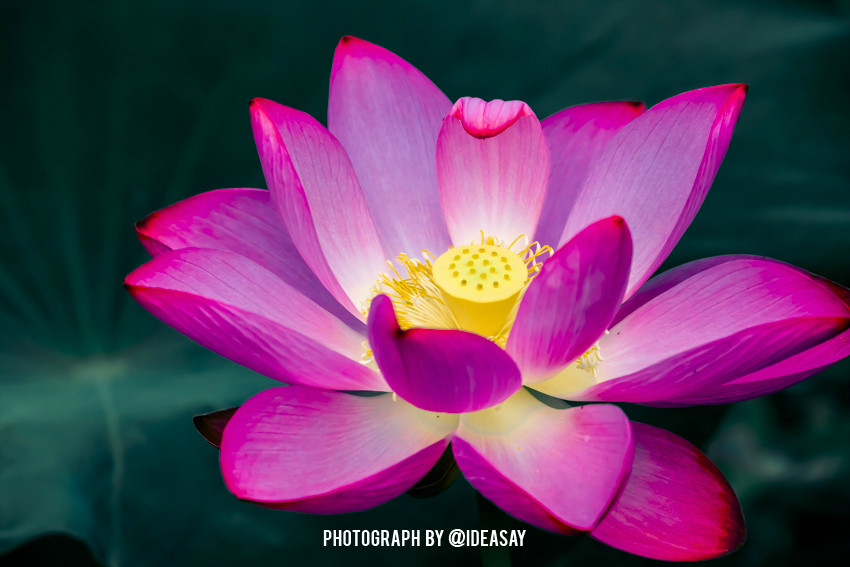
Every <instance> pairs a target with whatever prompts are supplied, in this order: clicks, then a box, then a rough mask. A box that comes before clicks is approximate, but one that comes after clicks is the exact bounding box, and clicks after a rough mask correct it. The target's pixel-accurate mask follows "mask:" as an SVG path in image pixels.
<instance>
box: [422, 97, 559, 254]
mask: <svg viewBox="0 0 850 567" xmlns="http://www.w3.org/2000/svg"><path fill="white" fill-rule="evenodd" d="M548 176H549V149H548V148H547V146H546V140H545V138H544V137H543V131H542V129H541V128H540V122H538V120H537V117H536V116H534V113H533V112H532V111H531V109H530V108H529V107H528V105H527V104H525V103H524V102H520V101H509V102H505V101H503V100H492V101H490V102H484V101H483V100H481V99H475V98H469V97H465V98H462V99H460V100H458V101H457V102H456V103H455V105H454V106H453V107H452V110H451V112H450V113H449V115H448V117H447V118H446V119H445V121H444V122H443V128H442V129H441V130H440V137H439V138H438V139H437V180H438V181H439V185H440V199H441V201H442V204H443V211H444V213H445V216H446V223H447V224H448V227H449V234H450V235H451V237H452V242H453V243H454V244H455V245H459V244H469V243H470V242H472V241H479V240H480V239H481V231H482V230H483V231H484V234H485V235H487V236H490V235H493V236H496V237H498V238H500V239H502V240H507V241H508V242H510V241H512V240H513V239H514V238H516V237H517V236H519V235H521V234H524V235H526V236H528V237H530V236H531V235H532V234H534V230H535V228H536V226H537V220H538V219H539V218H540V210H541V208H542V207H543V199H544V197H545V194H546V183H547V181H548Z"/></svg>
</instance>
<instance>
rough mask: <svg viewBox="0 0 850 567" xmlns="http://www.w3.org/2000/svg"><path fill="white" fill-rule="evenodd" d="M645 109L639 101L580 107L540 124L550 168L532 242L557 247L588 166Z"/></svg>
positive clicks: (555, 115) (587, 171) (554, 115)
mask: <svg viewBox="0 0 850 567" xmlns="http://www.w3.org/2000/svg"><path fill="white" fill-rule="evenodd" d="M644 110H645V108H644V106H643V103H640V102H600V103H594V104H582V105H579V106H573V107H570V108H565V109H564V110H562V111H560V112H557V113H555V114H553V115H552V116H550V117H548V118H546V119H545V120H543V121H542V122H540V125H541V126H542V127H543V134H544V135H545V136H546V142H547V145H548V146H549V161H550V162H551V169H550V173H549V185H548V188H547V190H546V200H545V201H544V203H543V212H542V213H541V214H540V222H539V223H538V224H537V232H536V233H535V235H534V240H536V241H537V242H539V243H541V244H549V245H551V246H553V247H557V245H558V243H559V242H560V240H561V234H562V233H563V232H564V225H566V223H567V216H569V213H570V209H572V207H573V204H574V203H575V200H576V198H577V197H578V194H579V191H580V190H581V188H582V187H583V186H584V182H585V180H586V179H587V175H588V173H589V172H590V168H591V166H592V165H593V163H594V162H595V161H596V160H597V159H599V156H600V155H602V150H603V149H605V146H606V145H607V144H608V142H609V141H610V140H611V138H612V137H613V136H614V134H616V133H617V132H619V131H620V129H621V128H622V127H623V126H625V125H626V124H628V123H629V122H631V121H632V120H634V118H635V117H637V116H638V115H640V114H641V113H642V112H643V111H644Z"/></svg>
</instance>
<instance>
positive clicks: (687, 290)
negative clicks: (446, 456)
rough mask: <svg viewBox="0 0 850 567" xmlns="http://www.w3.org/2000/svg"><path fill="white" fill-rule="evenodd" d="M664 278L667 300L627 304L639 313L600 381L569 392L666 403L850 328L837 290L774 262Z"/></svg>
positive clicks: (632, 313)
mask: <svg viewBox="0 0 850 567" xmlns="http://www.w3.org/2000/svg"><path fill="white" fill-rule="evenodd" d="M699 267H702V268H704V269H697V268H699ZM677 273H679V274H681V277H678V276H677ZM661 278H662V279H663V282H662V284H659V285H654V286H653V289H654V290H655V291H656V292H658V293H657V295H655V296H654V297H649V296H647V295H642V296H635V300H636V301H637V302H638V303H641V305H640V307H638V308H636V309H632V308H631V306H630V305H629V304H628V303H627V304H626V305H625V306H624V310H625V311H628V312H629V314H628V315H627V316H626V317H625V318H623V319H622V320H621V321H620V322H619V323H617V324H616V325H615V326H614V327H613V328H612V329H611V330H610V334H608V335H606V336H604V337H603V338H602V339H601V340H600V341H599V346H600V349H601V352H602V354H603V355H604V361H603V362H602V363H601V364H600V366H599V368H598V370H599V376H598V378H597V382H598V383H597V384H596V385H594V386H591V387H590V388H588V389H586V390H583V391H580V392H577V393H573V394H566V395H568V396H569V397H570V398H572V399H582V400H606V401H613V400H618V401H627V402H639V403H650V404H653V403H664V402H667V401H669V400H675V399H678V398H682V397H687V396H688V395H689V394H690V393H691V392H697V391H701V390H704V389H705V388H716V387H717V386H719V385H721V384H724V383H725V382H728V381H730V380H733V379H735V378H738V377H740V376H743V375H746V374H749V373H752V372H757V371H758V370H760V369H762V368H766V367H769V366H771V365H773V364H776V363H778V362H780V361H782V360H784V359H787V358H789V357H793V356H795V355H797V354H798V353H801V352H803V351H805V350H807V349H810V348H813V347H815V346H817V345H819V344H821V343H823V342H824V341H828V340H830V339H832V338H833V337H836V336H837V335H838V334H840V333H842V332H843V331H844V330H845V329H847V327H848V324H850V309H848V307H847V306H846V305H845V304H844V302H843V301H842V300H841V299H840V298H839V297H837V296H836V295H835V293H833V291H832V290H831V289H829V288H828V287H827V286H825V285H824V284H823V283H822V282H821V281H820V280H819V279H814V278H813V277H812V276H811V275H809V274H806V273H805V272H803V271H802V270H799V269H797V268H794V267H792V266H788V265H786V264H783V263H781V262H777V261H774V260H766V259H761V258H752V257H746V256H730V257H727V258H725V261H721V259H709V260H707V261H701V262H700V263H699V265H698V266H697V267H696V268H695V267H694V266H693V265H690V264H688V265H685V266H682V267H680V268H676V269H674V270H673V271H672V272H671V273H670V274H664V275H663V276H662V277H661ZM672 282H676V283H675V284H674V285H673V284H672ZM668 284H669V285H668ZM541 389H542V390H543V391H546V392H547V393H553V392H552V391H551V390H547V389H545V388H541ZM562 394H563V393H562Z"/></svg>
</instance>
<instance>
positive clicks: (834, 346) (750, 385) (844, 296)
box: [656, 270, 850, 406]
mask: <svg viewBox="0 0 850 567" xmlns="http://www.w3.org/2000/svg"><path fill="white" fill-rule="evenodd" d="M799 271H800V272H801V273H803V274H806V275H808V276H810V277H812V278H813V279H814V281H816V282H819V283H821V284H822V285H823V286H824V287H825V288H826V289H829V290H831V291H832V292H833V293H835V294H836V296H837V297H839V298H840V299H841V300H842V301H843V302H844V304H845V305H847V304H848V303H850V290H848V289H847V288H844V287H842V286H840V285H838V284H836V283H833V282H831V281H829V280H827V279H825V278H821V277H819V276H812V275H811V274H807V273H806V272H803V271H802V270H799ZM847 356H850V331H844V332H843V333H841V334H840V335H838V336H836V337H834V338H832V339H830V340H828V341H825V342H823V343H821V344H818V345H816V346H814V347H812V348H810V349H808V350H805V351H803V352H801V353H800V354H797V355H794V356H792V357H789V358H787V359H785V360H781V361H779V362H777V363H776V364H772V365H771V366H768V367H767V368H762V369H761V370H757V371H755V372H752V373H750V374H747V375H745V376H741V377H740V378H734V379H731V380H729V381H728V382H725V383H723V384H708V385H707V386H706V387H705V388H703V389H702V390H699V391H694V392H688V393H687V394H686V395H685V396H683V397H681V398H676V399H674V400H667V401H666V402H665V403H664V404H656V405H676V406H681V405H695V404H726V403H730V402H737V401H741V400H749V399H752V398H756V397H759V396H766V395H768V394H772V393H774V392H778V391H779V390H783V389H785V388H788V387H790V386H793V385H794V384H796V383H797V382H799V381H801V380H803V379H805V378H808V377H809V376H812V375H813V374H817V373H818V372H820V371H822V370H825V369H826V368H827V367H829V366H831V365H833V364H835V363H836V362H838V361H839V360H841V359H843V358H845V357H847Z"/></svg>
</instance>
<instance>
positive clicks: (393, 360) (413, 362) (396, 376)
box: [368, 295, 522, 413]
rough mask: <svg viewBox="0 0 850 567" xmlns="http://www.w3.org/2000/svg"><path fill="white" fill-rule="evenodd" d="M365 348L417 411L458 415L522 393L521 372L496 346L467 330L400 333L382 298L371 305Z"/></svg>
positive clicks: (391, 310) (393, 314)
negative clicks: (369, 347)
mask: <svg viewBox="0 0 850 567" xmlns="http://www.w3.org/2000/svg"><path fill="white" fill-rule="evenodd" d="M368 329H369V344H370V346H371V348H372V352H373V353H374V355H375V361H376V362H377V363H378V367H379V368H380V369H381V372H382V373H383V375H384V378H385V379H386V381H387V384H389V385H390V388H392V390H393V392H395V393H397V394H398V395H399V396H401V397H402V398H404V399H405V400H407V401H408V402H410V403H411V404H413V405H414V406H416V407H418V408H422V409H424V410H429V411H439V412H448V413H462V412H468V411H477V410H480V409H484V408H487V407H490V406H493V405H495V404H498V403H501V402H503V401H504V400H506V399H507V398H508V397H510V395H511V394H513V393H514V392H516V391H517V389H519V388H520V386H521V384H522V381H521V379H520V373H519V369H517V367H516V364H514V362H513V360H511V357H510V356H508V354H507V353H506V352H505V351H504V350H502V349H501V348H499V347H498V346H497V345H496V344H495V343H493V342H491V341H489V340H487V339H485V338H484V337H482V336H480V335H476V334H473V333H468V332H466V331H454V330H440V329H410V330H407V331H402V330H401V329H400V328H399V326H398V321H397V320H396V317H395V311H394V310H393V305H392V302H391V301H390V299H389V298H388V297H387V296H386V295H379V296H377V297H375V299H373V300H372V306H371V309H370V311H369V321H368Z"/></svg>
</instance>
